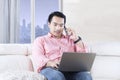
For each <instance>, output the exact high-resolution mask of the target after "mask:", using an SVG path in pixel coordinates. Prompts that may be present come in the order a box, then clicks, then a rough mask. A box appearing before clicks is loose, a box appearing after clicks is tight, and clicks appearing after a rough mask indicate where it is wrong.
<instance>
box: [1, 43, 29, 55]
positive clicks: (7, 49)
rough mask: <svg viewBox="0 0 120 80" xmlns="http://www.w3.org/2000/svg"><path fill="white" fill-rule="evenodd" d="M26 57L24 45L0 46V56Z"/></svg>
mask: <svg viewBox="0 0 120 80" xmlns="http://www.w3.org/2000/svg"><path fill="white" fill-rule="evenodd" d="M11 54H12V55H13V54H19V55H28V49H27V46H26V45H25V44H22V45H21V44H0V55H11Z"/></svg>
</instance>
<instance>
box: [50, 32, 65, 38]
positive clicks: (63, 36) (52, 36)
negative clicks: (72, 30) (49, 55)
mask: <svg viewBox="0 0 120 80" xmlns="http://www.w3.org/2000/svg"><path fill="white" fill-rule="evenodd" d="M48 36H49V37H51V38H54V35H53V34H51V33H48ZM61 38H66V36H65V35H64V34H62V37H61Z"/></svg>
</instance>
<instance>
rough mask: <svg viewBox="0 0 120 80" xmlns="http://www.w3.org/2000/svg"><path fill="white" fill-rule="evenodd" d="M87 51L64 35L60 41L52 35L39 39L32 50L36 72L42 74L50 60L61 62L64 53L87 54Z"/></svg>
mask: <svg viewBox="0 0 120 80" xmlns="http://www.w3.org/2000/svg"><path fill="white" fill-rule="evenodd" d="M85 50H86V49H85V48H84V49H83V48H80V47H79V46H77V45H75V44H74V41H73V40H71V39H69V38H68V37H65V36H64V35H63V36H62V38H60V39H57V38H54V36H52V35H51V34H50V33H48V35H45V36H43V37H38V38H36V40H35V41H34V44H33V50H32V53H33V54H32V60H33V64H34V66H35V67H36V69H35V71H37V72H40V70H41V69H42V68H43V67H44V66H45V64H46V63H47V62H48V61H49V60H53V61H60V59H61V56H62V54H63V52H85Z"/></svg>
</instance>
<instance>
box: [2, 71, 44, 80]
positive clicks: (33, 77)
mask: <svg viewBox="0 0 120 80" xmlns="http://www.w3.org/2000/svg"><path fill="white" fill-rule="evenodd" d="M0 80H45V77H44V76H43V75H41V74H39V73H35V72H31V71H6V72H4V73H1V74H0Z"/></svg>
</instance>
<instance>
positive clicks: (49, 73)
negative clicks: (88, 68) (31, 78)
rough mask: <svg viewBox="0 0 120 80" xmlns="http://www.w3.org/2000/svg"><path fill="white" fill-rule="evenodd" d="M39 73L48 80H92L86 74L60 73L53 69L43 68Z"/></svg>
mask: <svg viewBox="0 0 120 80" xmlns="http://www.w3.org/2000/svg"><path fill="white" fill-rule="evenodd" d="M40 73H41V74H43V75H44V76H45V77H46V78H47V79H48V80H92V77H91V75H90V74H89V73H88V72H60V71H58V70H55V69H53V68H44V69H43V70H41V72H40Z"/></svg>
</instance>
